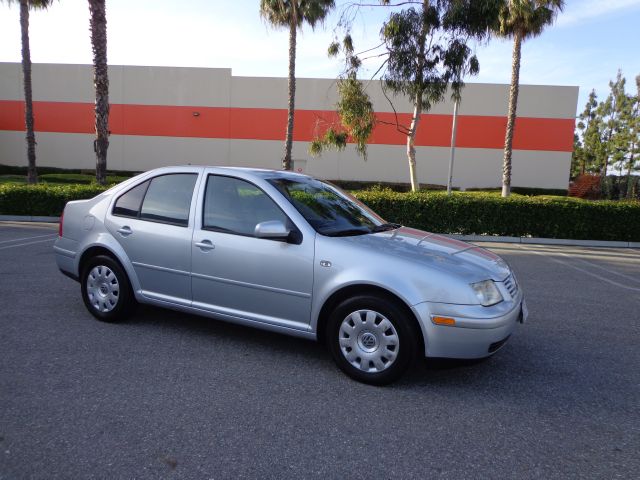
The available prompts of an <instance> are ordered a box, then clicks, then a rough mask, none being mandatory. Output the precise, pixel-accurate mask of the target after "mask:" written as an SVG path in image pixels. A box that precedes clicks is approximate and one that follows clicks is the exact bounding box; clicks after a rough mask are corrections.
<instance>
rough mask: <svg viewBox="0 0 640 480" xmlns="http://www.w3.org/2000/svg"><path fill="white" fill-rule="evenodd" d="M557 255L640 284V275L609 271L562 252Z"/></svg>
mask: <svg viewBox="0 0 640 480" xmlns="http://www.w3.org/2000/svg"><path fill="white" fill-rule="evenodd" d="M555 254H556V255H562V256H563V257H569V258H573V259H574V260H577V261H579V262H582V263H586V264H587V265H590V266H592V267H595V268H599V269H600V270H604V271H605V272H608V273H611V274H613V275H618V276H619V277H622V278H626V279H627V280H631V281H633V282H636V283H640V275H639V276H637V277H632V276H631V275H625V274H624V273H620V272H616V271H615V270H609V269H608V268H605V267H603V266H601V265H598V264H596V263H593V262H587V261H586V260H583V259H581V258H578V257H577V256H571V255H567V254H566V253H560V252H555Z"/></svg>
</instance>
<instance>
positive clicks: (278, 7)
mask: <svg viewBox="0 0 640 480" xmlns="http://www.w3.org/2000/svg"><path fill="white" fill-rule="evenodd" d="M334 6H335V1H334V0H260V16H262V18H264V19H265V20H266V21H267V22H269V23H270V24H271V25H273V26H274V27H276V28H277V27H285V28H286V27H288V28H289V105H288V112H287V134H286V137H285V142H284V157H283V158H282V169H283V170H291V168H292V165H291V147H292V144H293V117H294V109H295V97H296V34H297V31H298V29H301V28H302V25H304V24H305V23H308V24H309V25H310V26H311V28H312V29H313V28H315V26H316V25H317V24H318V23H320V22H322V21H323V20H324V19H325V18H326V17H327V15H328V14H329V12H330V11H331V9H333V7H334Z"/></svg>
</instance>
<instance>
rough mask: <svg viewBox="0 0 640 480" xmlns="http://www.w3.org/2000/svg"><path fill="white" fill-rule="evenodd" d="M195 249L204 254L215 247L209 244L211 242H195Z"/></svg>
mask: <svg viewBox="0 0 640 480" xmlns="http://www.w3.org/2000/svg"><path fill="white" fill-rule="evenodd" d="M196 247H198V248H200V249H201V250H204V251H205V252H207V251H209V250H213V249H214V248H216V246H215V245H214V244H213V243H211V240H202V241H201V242H196Z"/></svg>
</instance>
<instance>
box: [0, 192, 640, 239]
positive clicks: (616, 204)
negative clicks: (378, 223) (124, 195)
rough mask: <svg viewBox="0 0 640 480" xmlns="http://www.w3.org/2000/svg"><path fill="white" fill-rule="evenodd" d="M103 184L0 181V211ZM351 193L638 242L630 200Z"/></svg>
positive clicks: (430, 210)
mask: <svg viewBox="0 0 640 480" xmlns="http://www.w3.org/2000/svg"><path fill="white" fill-rule="evenodd" d="M105 189H106V187H101V186H99V185H95V184H92V185H53V184H39V185H18V184H5V185H0V214H3V215H32V216H41V215H42V216H57V215H60V213H61V212H62V209H63V208H64V205H65V203H66V202H68V201H70V200H79V199H84V198H91V197H94V196H95V195H98V194H99V193H101V192H103V191H104V190H105ZM354 195H355V196H356V197H357V198H358V199H360V200H361V201H363V202H364V203H366V204H367V205H368V206H369V207H371V208H372V209H373V210H375V211H376V212H377V213H379V214H380V215H381V216H382V217H383V218H385V219H386V220H388V221H391V222H398V223H402V224H403V225H407V226H410V227H414V228H419V229H422V230H427V231H430V232H439V233H458V234H466V235H474V234H475V235H503V236H514V237H520V236H531V237H542V238H570V239H583V240H620V241H633V242H640V202H634V201H585V200H580V199H576V198H572V197H553V196H545V197H527V196H521V195H517V194H514V195H511V196H510V197H509V198H502V197H501V196H500V193H499V192H495V193H491V192H454V193H453V195H451V196H447V195H446V193H445V192H416V193H401V192H394V191H392V190H390V189H376V190H369V191H361V192H355V193H354Z"/></svg>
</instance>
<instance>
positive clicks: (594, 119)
mask: <svg viewBox="0 0 640 480" xmlns="http://www.w3.org/2000/svg"><path fill="white" fill-rule="evenodd" d="M609 90H610V91H609V94H608V95H607V97H606V98H605V100H603V101H602V102H599V103H598V99H597V96H596V93H595V91H592V92H591V93H590V95H589V99H588V100H587V104H586V105H585V109H584V111H583V112H582V113H581V114H580V116H579V121H578V124H577V128H576V142H575V144H574V152H573V157H572V167H571V168H572V176H575V175H578V174H583V173H598V174H599V175H600V176H602V177H603V178H604V177H606V175H607V172H608V171H611V170H614V171H616V172H617V173H618V175H619V176H620V177H622V176H623V175H626V177H627V178H626V180H625V181H626V186H625V185H622V186H621V185H620V182H621V179H620V178H619V179H618V180H616V181H607V182H606V190H607V191H608V192H609V194H608V195H609V196H612V197H615V198H618V197H620V196H621V195H622V196H627V197H629V198H630V197H631V196H633V195H634V193H633V190H634V188H636V187H635V186H636V184H637V182H635V181H633V179H632V174H633V173H634V172H637V171H640V162H638V159H639V156H640V76H638V77H636V92H635V93H634V94H629V93H627V92H626V79H625V78H624V76H623V75H622V72H620V71H618V74H617V75H616V79H615V80H612V81H610V82H609ZM604 185H605V183H603V186H604Z"/></svg>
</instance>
